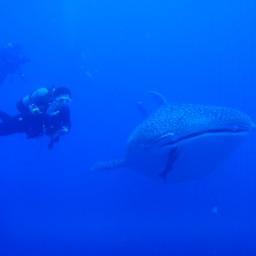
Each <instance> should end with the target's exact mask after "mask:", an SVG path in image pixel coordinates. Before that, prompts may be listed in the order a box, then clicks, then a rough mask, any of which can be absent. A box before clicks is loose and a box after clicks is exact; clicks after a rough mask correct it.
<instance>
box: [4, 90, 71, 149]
mask: <svg viewBox="0 0 256 256" xmlns="http://www.w3.org/2000/svg"><path fill="white" fill-rule="evenodd" d="M39 99H40V100H39ZM41 99H43V100H41ZM39 102H40V104H39ZM35 103H37V104H35ZM51 103H52V99H51V97H48V93H47V91H46V93H45V94H44V95H43V97H42V95H40V96H39V98H38V97H36V101H35V100H34V99H33V98H31V97H29V101H28V104H27V103H26V101H25V104H24V102H23V101H19V102H18V105H17V108H18V110H19V112H20V114H18V115H16V116H10V115H8V114H7V113H5V112H2V111H0V136H8V135H12V134H16V133H24V134H26V135H27V137H28V138H35V137H39V136H43V135H47V136H48V137H49V138H50V144H49V147H52V146H53V144H54V143H55V142H57V141H58V140H59V137H60V136H61V133H59V132H60V131H61V130H62V129H63V128H65V131H66V132H67V131H69V130H70V127H71V121H70V109H69V108H68V107H58V106H57V107H56V106H54V105H53V109H54V111H53V112H52V111H49V109H50V108H51V107H52V105H51ZM26 104H27V105H26ZM30 106H33V107H32V109H37V107H38V106H39V110H40V111H39V112H38V113H37V112H35V113H33V112H30Z"/></svg>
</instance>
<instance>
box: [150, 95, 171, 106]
mask: <svg viewBox="0 0 256 256" xmlns="http://www.w3.org/2000/svg"><path fill="white" fill-rule="evenodd" d="M148 94H149V95H151V96H153V97H154V99H155V100H156V102H157V103H158V104H159V105H160V106H162V105H167V104H168V101H167V100H166V98H165V97H164V96H163V95H162V94H161V93H159V92H157V91H148Z"/></svg>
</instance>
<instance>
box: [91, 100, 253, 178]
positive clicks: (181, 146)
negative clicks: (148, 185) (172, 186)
mask: <svg viewBox="0 0 256 256" xmlns="http://www.w3.org/2000/svg"><path fill="white" fill-rule="evenodd" d="M158 96H159V95H158ZM143 112H144V114H145V111H143ZM254 129H255V123H254V121H253V120H252V118H251V117H250V116H249V115H247V114H246V113H244V112H242V111H239V110H237V109H233V108H229V107H220V106H207V105H197V104H169V103H168V102H167V101H166V100H162V101H161V104H160V105H159V106H158V108H157V109H156V110H154V111H153V113H151V114H149V115H148V116H147V117H146V118H145V119H144V120H143V121H142V122H141V123H140V124H139V125H138V126H137V127H136V128H135V129H134V131H133V132H132V133H131V134H130V136H129V138H128V141H127V143H126V149H125V154H124V157H123V158H122V159H120V160H112V161H108V162H102V163H98V164H96V165H95V167H94V169H114V168H129V169H133V170H135V171H137V172H139V173H143V174H144V175H146V176H150V177H162V178H164V179H168V180H170V181H172V182H180V181H186V180H193V179H197V178H200V177H203V176H206V175H208V174H209V173H211V172H212V171H213V170H214V169H216V167H217V165H218V164H219V163H220V162H222V161H224V160H225V159H227V157H228V156H229V155H230V154H231V153H232V152H233V151H234V149H235V148H237V147H238V145H240V144H241V143H242V142H243V141H244V140H245V138H247V137H248V135H249V134H250V133H251V131H252V130H254Z"/></svg>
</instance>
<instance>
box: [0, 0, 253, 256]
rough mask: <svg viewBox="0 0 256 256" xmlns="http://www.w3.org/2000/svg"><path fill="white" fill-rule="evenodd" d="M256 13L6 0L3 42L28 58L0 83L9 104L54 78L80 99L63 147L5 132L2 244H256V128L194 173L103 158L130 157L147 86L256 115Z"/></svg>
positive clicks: (39, 247)
mask: <svg viewBox="0 0 256 256" xmlns="http://www.w3.org/2000/svg"><path fill="white" fill-rule="evenodd" d="M255 12H256V5H255V1H254V0H244V1H242V0H232V1H231V0H215V1H203V0H193V1H192V0H180V1H171V0H169V1H168V0H158V1H156V0H147V1H145V0H129V1H128V0H124V1H117V0H108V1H107V0H94V1H93V0H55V1H50V0H45V1H32V0H23V1H18V0H9V1H7V0H1V1H0V21H1V22H0V31H1V37H0V47H4V46H6V45H8V44H10V43H15V44H16V43H17V44H19V45H21V47H22V50H23V52H24V55H25V56H26V57H27V58H28V59H29V61H28V62H27V63H26V64H24V66H23V67H22V69H21V71H20V72H19V73H17V74H12V75H10V76H8V77H7V79H6V80H5V81H4V82H3V83H2V84H1V87H0V90H1V94H0V110H1V111H6V112H8V113H11V114H15V113H16V112H17V110H16V102H17V101H18V99H20V98H21V97H22V96H24V95H26V94H28V93H30V92H31V91H33V90H34V89H37V88H39V87H44V86H48V87H50V86H58V85H65V86H68V87H69V88H70V89H71V91H72V98H73V99H72V103H71V115H72V128H71V132H70V133H69V134H68V135H67V136H63V138H61V140H60V141H59V143H57V144H56V145H55V147H54V148H53V149H52V150H49V149H48V147H47V143H48V140H47V138H45V137H42V138H41V137H40V138H35V139H27V138H26V136H24V135H20V134H16V135H12V136H6V137H0V140H1V143H0V152H1V169H0V200H1V201H0V255H2V256H9V255H10V256H13V255H14V256H16V255H17V256H20V255H22V256H23V255H26V256H30V255H33V256H37V255H62V256H64V255H65V256H66V255H70V256H71V255H72V256H73V255H78V256H79V255H159V256H161V255H192V254H195V255H214V256H215V255H245V256H247V255H256V242H255V237H256V200H255V197H256V172H255V170H256V162H255V154H256V145H255V142H256V134H253V133H252V134H251V135H250V136H248V138H247V140H246V141H245V142H244V143H243V144H242V145H241V146H239V147H238V148H237V150H236V151H234V152H233V153H232V154H231V156H230V157H228V158H227V159H225V161H224V162H223V163H221V164H218V165H217V168H216V169H215V171H214V172H213V173H211V174H210V175H208V176H207V177H204V178H200V179H196V180H193V181H186V182H181V183H174V184H166V183H165V182H163V181H161V180H156V179H151V178H148V177H146V176H144V175H141V174H140V173H138V172H134V171H132V170H129V169H125V168H118V169H116V170H109V171H93V170H92V168H91V167H92V166H93V165H94V164H95V163H97V162H99V161H102V160H109V159H113V158H117V159H118V158H121V157H122V156H123V155H124V152H125V145H126V141H127V138H128V136H129V135H130V133H131V132H132V131H133V129H134V128H135V127H136V126H137V125H138V124H139V123H140V122H142V117H141V115H140V113H139V112H138V109H137V107H136V104H137V102H138V101H140V100H143V101H145V102H146V105H147V106H149V107H150V108H151V107H154V106H152V105H154V102H153V103H152V100H151V99H150V97H148V96H147V94H146V93H147V92H148V91H152V90H154V91H158V92H160V93H162V94H163V95H164V96H165V97H166V98H167V99H168V101H169V103H170V104H171V103H190V104H203V105H217V106H227V107H232V108H235V109H238V110H241V111H243V112H245V113H247V114H248V115H249V116H251V117H252V119H254V120H256V105H255V98H256V72H255V67H256V51H255V49H256V34H255V25H256V21H255ZM200 161H205V159H200Z"/></svg>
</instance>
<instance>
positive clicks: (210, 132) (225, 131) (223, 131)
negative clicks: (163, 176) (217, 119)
mask: <svg viewBox="0 0 256 256" xmlns="http://www.w3.org/2000/svg"><path fill="white" fill-rule="evenodd" d="M246 132H247V130H245V129H237V130H231V129H211V130H206V131H201V132H195V133H191V134H189V135H186V136H183V137H180V138H179V139H176V140H172V141H166V142H164V143H161V146H162V147H166V146H174V145H177V144H178V143H180V142H183V141H187V140H191V139H194V138H197V137H200V136H204V135H221V134H230V135H231V134H233V135H235V134H243V133H246Z"/></svg>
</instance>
